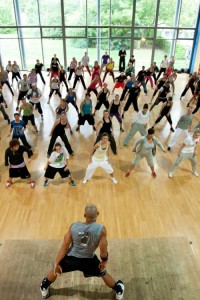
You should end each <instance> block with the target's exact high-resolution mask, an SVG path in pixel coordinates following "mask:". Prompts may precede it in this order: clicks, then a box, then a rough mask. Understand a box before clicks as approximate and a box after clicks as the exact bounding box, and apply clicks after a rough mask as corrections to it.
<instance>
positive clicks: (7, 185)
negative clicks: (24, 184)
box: [6, 180, 12, 189]
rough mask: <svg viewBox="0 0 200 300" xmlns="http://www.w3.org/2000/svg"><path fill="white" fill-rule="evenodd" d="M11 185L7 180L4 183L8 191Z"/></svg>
mask: <svg viewBox="0 0 200 300" xmlns="http://www.w3.org/2000/svg"><path fill="white" fill-rule="evenodd" d="M11 184H12V182H10V181H9V180H8V181H6V188H7V189H8V188H9V186H10V185H11Z"/></svg>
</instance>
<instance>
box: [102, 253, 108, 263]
mask: <svg viewBox="0 0 200 300" xmlns="http://www.w3.org/2000/svg"><path fill="white" fill-rule="evenodd" d="M101 260H102V261H103V262H106V261H107V260H108V253H107V256H106V257H102V256H101Z"/></svg>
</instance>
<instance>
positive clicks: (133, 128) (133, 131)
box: [124, 123, 147, 144]
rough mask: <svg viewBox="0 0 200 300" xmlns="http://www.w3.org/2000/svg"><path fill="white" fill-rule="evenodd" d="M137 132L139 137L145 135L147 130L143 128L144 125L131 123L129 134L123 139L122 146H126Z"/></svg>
mask: <svg viewBox="0 0 200 300" xmlns="http://www.w3.org/2000/svg"><path fill="white" fill-rule="evenodd" d="M138 131H139V133H140V134H141V135H143V136H144V135H146V134H147V130H146V128H145V125H144V124H138V123H133V124H132V125H131V129H130V130H129V133H128V134H127V136H126V137H125V139H124V144H128V143H129V142H130V140H131V139H132V138H133V136H134V135H135V134H136V133H137V132H138Z"/></svg>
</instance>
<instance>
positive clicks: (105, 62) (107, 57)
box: [102, 55, 110, 65]
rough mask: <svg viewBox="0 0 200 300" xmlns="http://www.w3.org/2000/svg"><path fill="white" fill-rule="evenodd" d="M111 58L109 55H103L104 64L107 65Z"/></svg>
mask: <svg viewBox="0 0 200 300" xmlns="http://www.w3.org/2000/svg"><path fill="white" fill-rule="evenodd" d="M109 58H110V56H109V55H103V56H102V60H103V64H104V65H107V63H108V59H109Z"/></svg>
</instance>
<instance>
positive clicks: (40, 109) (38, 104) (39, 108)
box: [30, 101, 43, 115]
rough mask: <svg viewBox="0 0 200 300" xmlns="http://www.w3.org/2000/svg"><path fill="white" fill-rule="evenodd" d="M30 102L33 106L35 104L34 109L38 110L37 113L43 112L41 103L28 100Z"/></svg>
mask: <svg viewBox="0 0 200 300" xmlns="http://www.w3.org/2000/svg"><path fill="white" fill-rule="evenodd" d="M30 104H32V105H33V106H34V105H35V107H36V109H37V110H38V112H39V114H40V115H42V114H43V111H42V107H41V103H40V102H38V103H33V102H31V101H30Z"/></svg>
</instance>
